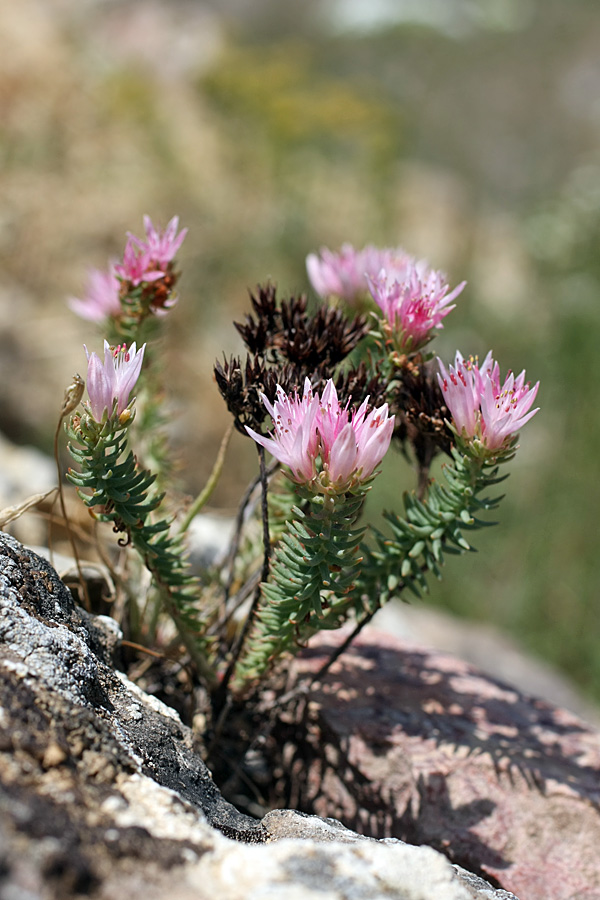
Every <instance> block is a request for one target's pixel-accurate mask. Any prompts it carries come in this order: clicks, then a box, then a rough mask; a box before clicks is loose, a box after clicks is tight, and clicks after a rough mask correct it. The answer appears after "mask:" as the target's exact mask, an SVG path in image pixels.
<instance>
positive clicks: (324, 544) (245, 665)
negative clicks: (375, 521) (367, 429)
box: [233, 488, 364, 689]
mask: <svg viewBox="0 0 600 900" xmlns="http://www.w3.org/2000/svg"><path fill="white" fill-rule="evenodd" d="M298 493H299V495H300V496H301V497H302V499H303V500H304V501H305V508H304V509H300V508H299V507H297V506H295V507H293V509H292V513H293V515H294V517H295V518H294V520H292V521H290V522H289V523H288V527H287V529H286V531H285V532H284V533H283V534H282V536H281V539H280V541H279V543H278V545H277V548H276V550H275V552H274V556H273V559H272V562H271V571H270V576H269V579H268V580H267V581H266V582H264V583H263V584H262V586H261V591H262V596H261V603H260V605H259V608H258V611H257V614H256V620H255V622H254V623H253V626H252V628H251V631H250V633H249V637H248V640H247V642H246V646H245V648H244V651H243V653H242V655H241V658H240V660H239V662H238V664H237V667H236V672H235V675H234V681H233V686H234V689H236V688H240V687H241V686H243V685H244V684H246V683H248V682H249V681H253V680H255V679H257V678H259V677H260V676H261V675H262V674H263V673H264V672H265V671H266V670H267V669H268V667H269V665H270V664H271V662H272V661H273V660H274V659H276V658H277V657H278V656H279V655H280V654H281V653H283V652H284V651H286V650H288V649H290V648H292V647H294V646H297V645H298V644H301V643H302V642H303V641H305V640H306V639H308V637H310V635H312V634H314V633H315V632H316V631H318V630H320V629H321V628H323V627H324V622H325V621H327V622H328V623H329V622H331V623H332V624H330V625H329V624H328V625H327V626H326V627H335V625H334V624H333V619H334V618H336V617H335V614H334V613H335V609H336V608H337V606H338V604H339V603H340V601H341V602H343V601H344V599H345V598H346V597H347V596H348V595H350V593H351V592H352V591H353V589H354V586H355V581H356V578H357V576H358V574H359V569H360V562H361V559H360V556H359V545H360V540H361V538H362V536H363V534H364V528H359V529H356V528H354V525H355V523H356V521H357V519H358V517H359V515H360V512H361V509H362V505H363V502H364V493H363V492H360V493H356V494H353V493H348V494H341V495H335V494H317V495H314V494H312V493H310V492H309V491H307V490H303V489H301V488H298ZM335 624H339V620H337V621H336V623H335Z"/></svg>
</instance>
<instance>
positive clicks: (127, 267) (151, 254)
mask: <svg viewBox="0 0 600 900" xmlns="http://www.w3.org/2000/svg"><path fill="white" fill-rule="evenodd" d="M178 228H179V216H173V218H172V219H171V221H170V222H169V224H168V225H167V227H166V228H165V230H164V231H160V229H158V228H156V227H155V226H154V225H153V223H152V220H151V219H150V217H149V216H144V229H145V231H146V240H145V241H142V240H141V239H140V238H138V237H136V236H135V235H134V234H131V232H130V231H128V232H127V244H126V245H125V252H124V253H123V262H122V264H120V265H118V266H115V272H116V273H117V275H118V276H119V277H120V278H122V279H123V281H128V282H129V283H130V284H132V285H133V286H134V287H137V285H139V284H141V283H142V282H143V281H144V282H149V281H156V280H157V279H159V278H164V276H165V275H166V274H167V267H168V265H169V263H170V262H171V261H172V260H173V258H174V257H175V254H176V253H177V251H178V250H179V248H180V247H181V245H182V243H183V241H184V238H185V236H186V234H187V228H183V229H182V230H181V231H180V232H179V234H177V229H178Z"/></svg>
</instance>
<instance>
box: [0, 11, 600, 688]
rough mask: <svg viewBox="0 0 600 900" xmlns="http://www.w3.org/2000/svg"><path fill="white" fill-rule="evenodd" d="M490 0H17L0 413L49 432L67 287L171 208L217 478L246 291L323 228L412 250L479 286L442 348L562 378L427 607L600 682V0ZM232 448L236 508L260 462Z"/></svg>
mask: <svg viewBox="0 0 600 900" xmlns="http://www.w3.org/2000/svg"><path fill="white" fill-rule="evenodd" d="M491 5H492V4H491V3H476V4H473V3H468V2H466V0H465V2H462V3H461V2H456V3H454V4H453V5H452V9H453V11H454V13H453V14H455V25H456V27H455V28H454V29H452V28H450V27H447V25H448V23H447V21H446V22H445V24H444V27H443V28H442V27H440V28H436V27H433V26H431V25H424V24H423V23H420V24H418V25H415V24H414V23H397V24H395V25H393V26H390V27H388V28H381V29H380V30H374V31H372V32H369V33H361V32H358V31H349V32H344V31H343V30H338V31H335V30H333V29H332V28H328V27H327V21H328V20H327V10H328V9H329V5H328V4H326V3H322V2H318V0H313V2H311V3H307V4H281V3H280V2H277V3H271V4H270V5H269V3H268V2H266V0H263V2H260V3H258V2H257V3H256V5H254V4H253V5H251V6H252V7H253V11H252V12H251V11H250V9H248V10H245V11H244V12H242V10H241V8H240V5H236V6H235V7H232V9H233V10H234V11H233V12H232V13H229V8H230V4H228V3H224V4H219V5H216V4H213V5H212V7H211V6H210V5H208V4H206V5H205V4H200V3H198V4H188V3H183V2H182V3H179V2H174V3H170V4H166V3H162V4H161V3H158V2H157V3H150V2H146V0H144V2H137V3H128V2H114V3H112V4H109V5H106V4H101V3H93V2H91V3H89V4H87V5H85V7H83V6H82V7H81V9H78V11H77V12H75V10H74V8H71V7H70V5H69V4H64V3H60V2H59V0H52V2H51V3H47V0H23V2H22V3H19V4H5V6H4V8H3V10H2V12H1V13H0V19H1V24H2V26H3V28H0V60H1V62H0V112H1V116H0V121H1V122H2V125H1V126H0V159H1V160H2V170H1V171H0V195H1V196H2V204H1V205H0V254H1V257H2V268H3V279H2V283H1V284H0V316H2V323H3V333H2V335H0V350H1V351H2V352H1V354H0V386H1V390H0V428H2V430H3V431H5V432H6V433H8V434H9V436H11V437H12V438H13V439H16V440H25V439H33V440H35V441H36V442H37V443H40V444H42V445H44V446H46V447H48V445H49V436H50V435H51V434H52V432H53V430H54V427H55V422H56V417H55V413H54V412H53V404H56V406H58V404H59V402H60V398H61V397H62V390H63V387H64V385H65V384H66V383H67V382H68V380H69V379H70V377H71V375H72V373H73V371H75V370H76V369H77V368H81V367H82V366H83V362H82V359H83V351H82V350H81V343H82V342H83V341H84V340H85V341H86V342H89V341H90V340H91V338H90V332H89V328H88V326H86V325H85V323H81V322H77V321H75V320H74V319H73V317H72V316H71V314H70V313H69V312H68V311H67V310H66V308H65V305H64V296H65V295H66V294H69V293H71V294H77V293H78V292H79V291H80V290H81V285H82V284H83V281H84V278H85V268H86V266H88V265H97V266H101V265H104V263H105V260H106V258H107V257H108V256H110V255H111V254H113V255H116V254H118V253H119V252H120V249H121V247H122V245H123V239H124V235H125V231H126V230H127V229H130V230H132V231H133V232H134V233H135V232H139V230H140V227H141V218H142V214H143V213H145V212H147V213H149V214H151V215H152V217H153V219H155V221H162V223H163V224H164V223H166V221H167V220H168V219H169V218H170V217H171V216H172V215H174V214H179V215H180V217H181V220H182V224H184V225H187V226H188V227H189V228H190V235H189V237H188V239H187V241H186V244H185V245H184V248H183V252H182V254H181V261H182V268H183V277H182V280H181V285H180V287H181V297H182V300H181V302H180V305H179V307H178V308H177V309H176V311H175V312H174V314H173V315H172V316H171V317H170V323H169V324H170V337H169V344H168V347H167V352H168V354H169V355H170V360H171V364H170V369H169V371H170V372H171V373H172V374H171V377H172V396H173V400H172V403H173V408H174V410H175V412H176V413H177V418H176V424H175V429H174V436H173V437H174V441H175V442H176V444H177V446H178V448H179V454H180V456H181V460H182V463H181V466H182V474H183V476H184V477H185V480H186V483H188V484H189V490H190V492H191V491H193V490H197V489H198V488H199V487H200V486H201V484H202V483H203V481H204V480H205V478H206V476H207V475H208V472H209V471H210V468H211V465H212V460H213V459H214V455H215V453H216V448H217V445H218V442H219V439H220V437H221V433H222V431H224V429H225V427H226V421H227V416H226V411H225V410H224V408H223V407H222V404H221V401H220V398H219V397H218V395H217V391H216V389H215V387H214V384H213V383H212V379H211V372H212V363H213V361H214V358H215V357H216V356H217V355H219V353H220V351H221V350H224V351H225V352H227V353H229V352H239V349H240V347H239V344H238V342H237V341H236V336H235V332H234V329H233V328H232V326H231V319H232V318H238V319H239V318H241V316H242V315H243V313H244V311H245V309H246V307H247V294H246V288H247V287H253V286H254V285H255V284H256V283H257V282H258V281H264V280H265V279H266V278H267V277H269V276H271V277H272V278H273V279H274V280H275V281H277V282H278V284H279V288H280V290H281V292H283V293H285V292H287V291H293V290H298V289H300V290H302V289H305V288H306V276H305V272H304V268H303V260H304V257H305V255H306V253H308V252H310V251H313V250H315V249H317V248H318V247H319V246H321V245H329V246H331V247H337V246H339V245H340V244H341V243H342V242H343V241H351V242H354V243H355V244H358V245H361V244H364V243H366V242H374V243H380V244H386V245H390V244H392V245H393V244H403V245H404V246H406V248H407V249H408V250H409V251H411V252H413V253H415V254H417V255H423V256H427V257H428V258H429V259H430V261H431V262H432V264H433V265H435V266H441V267H443V268H445V269H446V270H447V271H448V272H449V274H450V281H451V283H452V284H455V283H456V282H457V281H459V280H462V278H467V280H468V282H469V284H468V287H467V290H466V291H465V294H464V295H463V297H461V300H460V302H459V304H458V306H457V309H456V310H455V311H454V312H453V313H452V316H451V318H450V320H449V321H448V323H447V327H446V328H445V330H444V331H443V332H442V333H441V334H440V337H439V338H438V340H437V342H436V343H437V348H436V349H437V351H438V352H439V353H440V355H442V356H443V357H444V358H445V359H446V360H448V359H450V358H451V357H452V356H453V354H454V352H455V350H456V347H457V346H458V347H460V349H461V350H462V351H463V352H464V353H467V352H478V353H480V354H482V353H485V352H486V351H487V350H488V349H489V348H490V346H491V347H492V348H493V350H494V352H495V355H496V356H497V358H498V359H499V360H500V361H501V365H502V367H503V369H505V368H507V367H509V366H512V367H514V368H516V369H518V370H520V369H521V368H522V367H523V366H526V367H527V372H528V375H529V376H530V377H531V378H532V380H537V379H538V378H540V379H541V381H542V387H541V390H540V395H539V401H540V405H541V406H542V412H541V413H540V414H539V416H537V417H536V419H535V420H534V422H533V423H532V425H531V426H530V427H529V428H528V429H527V431H526V433H525V434H524V436H523V446H522V448H521V450H520V452H519V454H518V456H517V459H516V460H515V464H514V466H513V473H512V475H511V478H510V479H509V480H508V483H507V498H506V502H505V504H503V508H502V513H501V524H500V527H498V528H497V529H493V530H490V531H489V532H486V534H485V535H483V536H482V537H481V539H480V541H479V548H480V550H481V553H480V554H479V555H472V556H470V557H469V558H467V559H466V560H465V559H462V560H459V561H453V562H451V563H450V564H449V566H448V577H447V578H446V579H445V580H444V582H443V583H442V584H441V585H440V586H439V587H437V586H436V585H435V584H434V585H433V587H432V594H431V600H430V601H428V602H435V603H440V604H442V605H444V606H446V607H447V608H450V609H453V610H455V611H457V612H459V613H461V614H464V615H466V616H469V617H471V618H473V617H476V618H481V619H487V620H492V621H495V622H498V623H499V624H501V625H502V626H503V627H505V628H507V629H508V630H510V631H512V633H513V634H515V635H517V636H518V638H519V640H520V641H521V642H522V643H523V644H525V645H526V646H528V647H529V648H530V649H533V650H534V651H536V652H538V653H540V654H542V655H544V656H545V657H547V658H548V659H551V660H553V661H555V662H557V663H558V664H560V665H561V666H562V667H563V668H564V669H565V670H566V671H568V672H569V673H570V674H571V675H572V676H574V677H575V678H576V679H577V680H578V681H579V683H580V684H581V685H582V686H583V687H584V688H585V689H586V690H588V691H589V692H590V693H592V694H593V695H594V696H595V697H596V698H600V653H599V652H598V650H599V646H600V625H599V621H600V592H599V591H598V582H599V576H600V566H599V562H598V560H599V558H600V554H599V553H598V550H597V542H598V538H597V528H596V517H597V509H598V505H599V499H600V498H599V497H598V493H599V491H598V488H597V483H598V476H597V467H598V464H597V458H598V450H597V448H598V446H599V438H600V434H599V430H600V417H599V415H598V409H597V392H598V387H599V385H600V357H599V354H598V343H599V338H600V304H599V301H598V298H599V296H600V253H599V252H598V250H599V241H600V202H599V201H600V151H599V137H600V117H599V110H598V100H597V98H598V96H600V67H599V64H598V53H597V48H598V46H600V8H599V7H598V5H597V4H595V3H591V2H589V3H588V2H583V0H574V2H572V3H569V4H564V3H563V2H562V0H530V2H527V3H524V4H519V3H516V4H515V3H510V2H504V3H496V4H494V10H495V13H494V14H493V15H492V14H491V13H490V14H489V15H487V14H486V15H483V11H485V9H488V7H489V9H491ZM48 7H50V11H48ZM249 7H250V5H249ZM469 9H470V10H471V12H472V13H473V14H472V15H469V16H468V15H467V14H466V12H467V11H468V10H469ZM489 9H488V12H489ZM273 10H275V12H273ZM477 10H479V12H477ZM523 10H524V12H523ZM271 13H273V14H272V15H271ZM475 13H477V14H475ZM479 13H481V15H480V14H479ZM513 13H514V15H513ZM517 13H518V14H517ZM521 13H523V14H521ZM525 13H526V14H525ZM228 16H229V18H228ZM267 25H268V27H267ZM16 384H18V385H19V389H18V390H17V389H16V387H15V385H16ZM236 441H237V442H236ZM236 441H234V442H233V444H232V449H231V451H230V454H231V460H230V461H231V470H230V475H231V478H230V482H229V484H228V485H226V484H225V483H223V485H222V486H220V493H219V494H218V495H215V496H216V501H215V502H218V503H220V504H221V505H223V506H233V504H234V503H235V501H236V499H237V497H238V496H239V493H240V492H241V490H243V486H244V481H245V479H247V478H249V477H251V476H252V474H253V472H254V466H255V458H254V454H253V452H252V448H251V447H249V442H248V441H245V440H244V439H243V438H242V437H241V436H240V437H238V438H236ZM399 466H402V468H399ZM385 472H386V474H385V478H383V477H382V478H381V479H378V481H377V482H376V483H375V491H376V493H377V497H378V498H379V504H380V507H382V508H383V507H384V506H385V504H386V502H387V497H389V494H390V492H398V493H400V492H401V490H402V489H403V488H405V487H407V486H408V485H409V483H410V473H409V472H408V471H407V469H406V466H405V465H404V464H403V463H401V462H400V461H399V460H398V459H397V458H396V459H395V460H390V461H388V463H387V465H386V470H385Z"/></svg>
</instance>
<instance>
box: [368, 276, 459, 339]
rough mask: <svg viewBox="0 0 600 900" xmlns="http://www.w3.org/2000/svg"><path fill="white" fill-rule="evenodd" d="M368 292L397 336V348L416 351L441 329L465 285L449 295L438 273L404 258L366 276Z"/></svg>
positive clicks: (445, 284)
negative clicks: (375, 273) (434, 331)
mask: <svg viewBox="0 0 600 900" xmlns="http://www.w3.org/2000/svg"><path fill="white" fill-rule="evenodd" d="M367 281H368V284H369V290H370V291H371V295H372V297H373V299H374V300H375V302H376V303H377V305H378V306H379V307H380V309H381V310H382V312H383V314H384V316H385V318H386V320H387V323H388V324H389V326H390V328H391V329H392V330H393V331H394V332H395V333H396V334H397V336H398V343H399V349H401V350H408V351H410V350H413V351H414V350H417V349H419V348H420V347H423V346H424V345H425V344H426V343H427V342H428V341H429V340H430V339H431V337H432V331H433V329H434V328H442V327H443V325H442V319H443V318H444V317H445V316H447V315H448V313H449V312H450V310H452V309H454V305H455V304H452V306H450V305H449V304H450V303H451V302H452V300H454V299H456V297H458V295H459V294H460V292H461V291H462V289H463V288H464V286H465V284H466V282H464V281H463V282H461V283H460V284H459V285H458V286H457V287H455V288H454V290H453V291H450V293H448V283H447V281H446V278H445V276H444V275H443V274H442V273H441V272H437V271H435V270H434V269H430V268H429V266H428V265H427V263H426V262H425V260H421V261H419V262H415V261H414V260H412V259H410V258H406V259H405V260H404V261H400V262H399V263H396V264H394V263H392V265H391V266H389V268H388V269H386V268H382V269H381V271H380V272H379V273H378V274H377V276H368V277H367Z"/></svg>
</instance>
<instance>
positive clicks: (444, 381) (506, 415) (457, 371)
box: [438, 351, 539, 453]
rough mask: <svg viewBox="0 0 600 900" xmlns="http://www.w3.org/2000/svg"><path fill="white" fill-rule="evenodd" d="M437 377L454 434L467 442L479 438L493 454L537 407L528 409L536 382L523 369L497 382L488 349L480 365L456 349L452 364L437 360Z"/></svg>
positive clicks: (494, 366)
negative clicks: (526, 377) (532, 383)
mask: <svg viewBox="0 0 600 900" xmlns="http://www.w3.org/2000/svg"><path fill="white" fill-rule="evenodd" d="M438 363H439V366H440V371H441V374H440V375H438V380H439V383H440V387H441V389H442V393H443V395H444V401H445V403H446V405H447V407H448V409H449V410H450V412H451V413H452V419H453V424H454V427H455V428H456V431H457V433H458V434H459V435H460V436H461V437H462V438H463V439H467V440H469V441H478V442H480V443H481V444H482V445H483V448H484V450H485V451H487V452H490V453H494V452H497V451H498V450H501V449H502V448H503V447H505V446H507V445H508V444H510V441H511V440H512V438H513V437H514V436H515V435H516V434H517V432H518V431H519V430H520V428H522V426H523V425H525V423H526V422H528V421H529V420H530V419H531V418H532V416H534V415H535V414H536V412H538V409H533V410H532V409H531V407H532V405H533V401H534V400H535V398H536V394H537V392H538V387H539V381H538V382H537V384H535V385H534V386H533V387H531V386H530V384H529V382H527V383H526V382H525V370H523V371H522V372H521V374H520V375H518V376H517V377H515V375H514V374H513V373H512V372H509V373H508V374H507V376H506V379H505V381H504V384H501V383H500V367H499V365H498V363H497V362H495V361H494V359H493V358H492V354H491V351H490V353H488V355H487V356H486V358H485V359H484V361H483V363H482V364H481V365H479V363H478V361H477V360H474V359H473V358H469V359H464V357H463V356H462V355H461V354H460V353H459V352H458V351H457V353H456V358H455V361H454V366H448V369H447V370H446V368H445V366H444V364H443V363H442V362H441V360H439V359H438Z"/></svg>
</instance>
